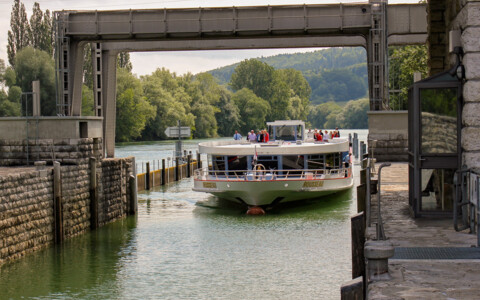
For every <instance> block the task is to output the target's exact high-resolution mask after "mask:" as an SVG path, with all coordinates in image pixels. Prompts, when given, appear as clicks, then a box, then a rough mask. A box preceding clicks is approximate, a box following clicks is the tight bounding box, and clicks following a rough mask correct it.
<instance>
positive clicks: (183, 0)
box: [0, 0, 418, 75]
mask: <svg viewBox="0 0 480 300" xmlns="http://www.w3.org/2000/svg"><path fill="white" fill-rule="evenodd" d="M34 2H38V3H40V8H41V9H42V11H44V12H45V10H47V9H49V10H50V11H55V10H63V9H65V10H113V9H129V8H132V9H142V8H187V7H230V6H254V5H286V4H324V3H340V2H342V3H351V2H359V1H349V0H347V1H335V0H316V1H309V0H242V1H238V0H237V1H234V0H202V1H192V0H160V1H151V0H150V1H149V0H134V1H132V0H130V1H126V0H102V1H99V0H83V1H81V0H40V1H30V0H23V1H22V3H24V4H25V8H26V11H27V15H28V18H29V19H30V16H31V12H32V6H33V3H34ZM417 2H418V0H395V1H389V3H417ZM12 5H13V0H0V28H2V30H1V32H0V58H1V59H3V60H5V62H6V63H8V59H7V32H8V29H10V14H11V11H12ZM314 50H316V49H267V50H222V51H219V50H217V51H188V52H180V51H178V52H144V53H132V54H131V60H132V63H133V72H134V73H136V74H138V75H144V74H150V73H151V72H153V71H154V70H155V69H157V68H161V67H165V68H167V69H169V70H171V71H173V72H176V73H177V74H184V73H186V72H191V73H194V74H196V73H198V72H203V71H207V70H211V69H215V68H218V67H222V66H225V65H229V64H233V63H236V62H239V61H242V60H244V59H246V58H252V57H259V56H271V55H275V54H281V53H294V52H305V51H314Z"/></svg>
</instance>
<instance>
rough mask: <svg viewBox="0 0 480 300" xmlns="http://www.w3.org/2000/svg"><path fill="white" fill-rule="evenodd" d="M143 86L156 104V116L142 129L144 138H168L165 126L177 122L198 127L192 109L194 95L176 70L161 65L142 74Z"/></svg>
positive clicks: (153, 103) (146, 94) (154, 105)
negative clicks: (152, 70) (188, 90)
mask: <svg viewBox="0 0 480 300" xmlns="http://www.w3.org/2000/svg"><path fill="white" fill-rule="evenodd" d="M141 80H142V88H143V93H144V95H145V98H146V100H147V101H148V102H149V103H150V104H151V105H152V106H153V107H154V108H155V110H156V116H155V118H152V119H151V120H150V121H149V122H147V126H146V128H145V130H144V132H143V133H142V138H143V139H145V140H156V139H166V138H167V137H166V136H165V133H164V132H165V129H166V128H167V127H170V126H176V125H177V120H180V122H181V124H182V126H189V127H193V128H194V127H195V116H194V115H193V114H192V113H191V112H190V110H191V109H190V106H191V103H192V98H191V96H190V94H189V93H188V92H186V90H185V87H187V88H188V84H187V83H183V82H182V80H183V79H181V78H180V79H177V78H176V75H175V74H174V73H170V71H168V70H166V69H164V68H162V69H157V70H156V71H155V72H153V73H152V74H151V75H147V76H142V78H141Z"/></svg>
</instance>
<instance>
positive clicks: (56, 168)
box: [53, 161, 63, 244]
mask: <svg viewBox="0 0 480 300" xmlns="http://www.w3.org/2000/svg"><path fill="white" fill-rule="evenodd" d="M53 197H54V201H53V205H54V211H55V244H61V243H62V242H63V209H62V177H61V168H60V163H59V162H58V161H55V162H53Z"/></svg>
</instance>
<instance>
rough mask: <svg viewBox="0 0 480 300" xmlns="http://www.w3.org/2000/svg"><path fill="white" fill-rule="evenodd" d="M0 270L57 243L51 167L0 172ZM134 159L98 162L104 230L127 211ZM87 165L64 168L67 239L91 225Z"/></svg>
mask: <svg viewBox="0 0 480 300" xmlns="http://www.w3.org/2000/svg"><path fill="white" fill-rule="evenodd" d="M0 170H3V172H0V265H1V264H2V263H4V262H5V261H9V260H13V259H16V258H19V257H22V256H24V255H25V254H27V253H30V252H33V251H36V250H38V249H41V248H44V247H47V246H49V245H51V244H53V243H54V241H55V211H54V195H53V190H54V186H53V185H54V184H53V168H52V167H47V168H45V169H44V170H40V171H39V170H35V169H34V168H28V169H26V168H23V169H21V171H18V169H17V168H0ZM133 170H134V158H122V159H106V160H101V161H99V162H97V164H96V171H97V178H98V180H97V181H98V183H97V184H98V185H97V193H98V207H97V210H98V223H99V225H100V226H101V225H104V224H107V223H109V222H112V221H114V220H117V219H119V218H123V217H125V216H126V215H127V213H128V212H129V209H130V207H131V204H132V201H134V199H132V197H131V193H130V192H131V191H130V190H129V184H128V179H129V176H130V175H133V174H134V173H133ZM90 172H91V171H90V168H89V165H88V163H82V164H79V165H75V166H62V167H61V190H62V197H61V203H62V213H63V223H62V224H63V236H64V237H65V238H70V237H73V236H76V235H78V234H81V233H84V232H85V231H87V230H89V228H90V226H91V218H92V214H91V209H90V205H91V200H90V199H91V194H90Z"/></svg>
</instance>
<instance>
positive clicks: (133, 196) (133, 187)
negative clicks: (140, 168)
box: [128, 175, 138, 215]
mask: <svg viewBox="0 0 480 300" xmlns="http://www.w3.org/2000/svg"><path fill="white" fill-rule="evenodd" d="M128 183H129V185H130V212H129V214H130V215H134V214H136V213H137V208H138V204H137V203H138V202H137V182H136V180H135V176H134V175H130V177H129V181H128Z"/></svg>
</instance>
